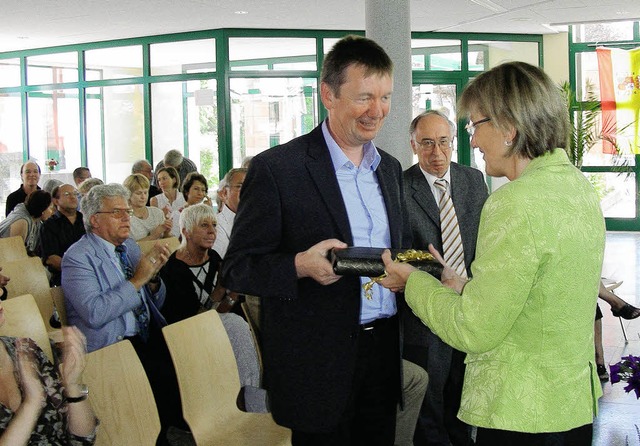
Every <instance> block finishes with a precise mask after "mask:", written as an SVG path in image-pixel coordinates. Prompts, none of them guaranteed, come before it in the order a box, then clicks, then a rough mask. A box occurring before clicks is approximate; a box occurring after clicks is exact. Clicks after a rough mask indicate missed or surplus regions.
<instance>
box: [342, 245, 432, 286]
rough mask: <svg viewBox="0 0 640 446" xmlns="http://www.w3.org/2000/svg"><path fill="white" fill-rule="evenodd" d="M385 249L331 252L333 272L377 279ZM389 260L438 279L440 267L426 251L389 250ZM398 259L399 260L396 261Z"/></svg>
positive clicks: (351, 249) (382, 264)
mask: <svg viewBox="0 0 640 446" xmlns="http://www.w3.org/2000/svg"><path fill="white" fill-rule="evenodd" d="M385 249H386V248H365V247H357V246H356V247H351V248H345V249H333V250H331V262H332V264H333V271H334V272H335V273H336V274H337V275H339V276H362V277H378V276H381V275H382V274H384V263H383V262H382V253H383V252H384V250H385ZM390 251H391V258H393V259H394V260H398V261H402V262H406V263H409V264H410V265H412V266H415V267H416V268H418V269H419V270H421V271H425V272H427V273H429V274H431V275H432V276H434V277H436V278H437V279H440V276H441V275H442V265H440V262H438V261H437V260H435V259H434V258H433V256H432V255H431V254H429V252H428V251H426V250H424V251H417V250H414V249H410V250H406V249H391V250H390ZM398 257H400V259H398Z"/></svg>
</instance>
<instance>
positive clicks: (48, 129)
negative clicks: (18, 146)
mask: <svg viewBox="0 0 640 446" xmlns="http://www.w3.org/2000/svg"><path fill="white" fill-rule="evenodd" d="M27 100H28V103H27V105H28V107H29V157H30V158H33V159H35V160H37V161H38V164H40V167H41V168H42V172H43V173H44V172H45V171H47V169H45V161H46V160H48V159H54V160H56V161H57V162H58V165H57V166H55V168H54V170H53V172H56V173H69V172H72V171H73V169H75V168H76V167H79V166H80V165H81V164H80V113H79V102H78V90H76V89H66V90H46V91H33V92H30V93H29V95H28V99H27ZM58 179H61V180H64V181H65V182H67V181H69V180H70V179H71V178H70V177H65V178H58ZM43 180H44V178H43Z"/></svg>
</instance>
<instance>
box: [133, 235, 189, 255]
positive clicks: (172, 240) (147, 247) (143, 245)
mask: <svg viewBox="0 0 640 446" xmlns="http://www.w3.org/2000/svg"><path fill="white" fill-rule="evenodd" d="M158 242H162V243H167V244H168V245H169V251H170V252H171V254H173V252H174V251H175V250H177V249H178V248H179V247H180V241H179V240H178V237H167V238H163V239H160V240H144V241H141V242H138V246H140V250H141V251H142V253H143V254H146V253H148V252H149V251H151V248H153V246H154V245H155V244H156V243H158Z"/></svg>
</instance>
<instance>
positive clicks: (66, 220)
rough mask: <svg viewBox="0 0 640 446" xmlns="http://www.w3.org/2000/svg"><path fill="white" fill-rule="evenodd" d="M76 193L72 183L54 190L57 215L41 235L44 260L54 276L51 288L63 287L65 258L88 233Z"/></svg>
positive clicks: (53, 196) (48, 221) (50, 220)
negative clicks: (62, 273) (63, 259)
mask: <svg viewBox="0 0 640 446" xmlns="http://www.w3.org/2000/svg"><path fill="white" fill-rule="evenodd" d="M76 194H77V191H76V188H75V187H73V186H72V185H71V184H62V185H59V186H56V187H54V188H53V190H52V191H51V197H52V199H53V204H54V205H55V206H56V213H55V214H53V215H52V216H51V218H49V219H47V220H46V221H45V222H44V223H43V225H42V233H41V235H40V247H41V257H42V261H43V263H44V264H45V265H46V266H47V268H48V269H49V272H50V273H51V279H50V283H51V286H60V285H61V282H60V280H61V271H62V269H61V264H62V256H63V255H64V253H65V252H66V251H67V249H69V247H70V246H71V245H73V244H74V243H75V242H77V241H78V240H80V237H82V236H83V235H84V234H85V229H84V224H83V221H82V213H81V212H80V211H78V210H77V208H78V197H77V195H76Z"/></svg>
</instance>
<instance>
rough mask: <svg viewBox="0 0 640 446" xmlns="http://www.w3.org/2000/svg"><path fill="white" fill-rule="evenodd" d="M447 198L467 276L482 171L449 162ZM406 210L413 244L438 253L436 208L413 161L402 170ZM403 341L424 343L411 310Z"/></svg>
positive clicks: (483, 188)
mask: <svg viewBox="0 0 640 446" xmlns="http://www.w3.org/2000/svg"><path fill="white" fill-rule="evenodd" d="M449 169H450V170H451V199H452V200H453V206H454V208H455V209H456V216H457V217H458V225H459V226H460V236H461V238H462V246H463V247H464V262H465V266H466V267H467V274H468V275H469V277H471V269H470V266H471V262H473V259H474V257H475V252H476V239H477V238H478V226H479V224H480V212H481V211H482V206H483V205H484V202H485V200H486V199H487V197H488V192H487V185H486V183H485V182H484V178H483V176H482V172H480V171H479V170H477V169H474V168H472V167H467V166H461V165H460V164H456V163H451V167H450V168H449ZM404 189H405V199H406V206H407V212H408V215H409V221H410V222H411V233H412V236H413V247H414V248H416V249H426V248H427V247H428V246H429V243H432V244H433V246H434V247H435V248H436V249H437V250H438V251H440V252H442V234H441V232H440V210H439V208H438V204H437V203H436V199H435V198H434V196H433V193H432V192H431V188H430V187H429V182H428V181H427V179H426V178H425V177H424V174H423V173H422V171H421V170H420V166H419V165H418V164H415V165H413V166H411V167H410V168H409V169H407V170H406V171H405V172H404ZM402 318H403V323H404V343H405V345H407V344H412V345H426V342H427V333H428V330H429V329H428V328H427V327H426V326H425V325H424V324H423V323H422V322H421V321H420V320H419V319H418V318H417V317H416V316H415V315H414V314H413V313H412V312H411V310H407V311H403V312H402Z"/></svg>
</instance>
